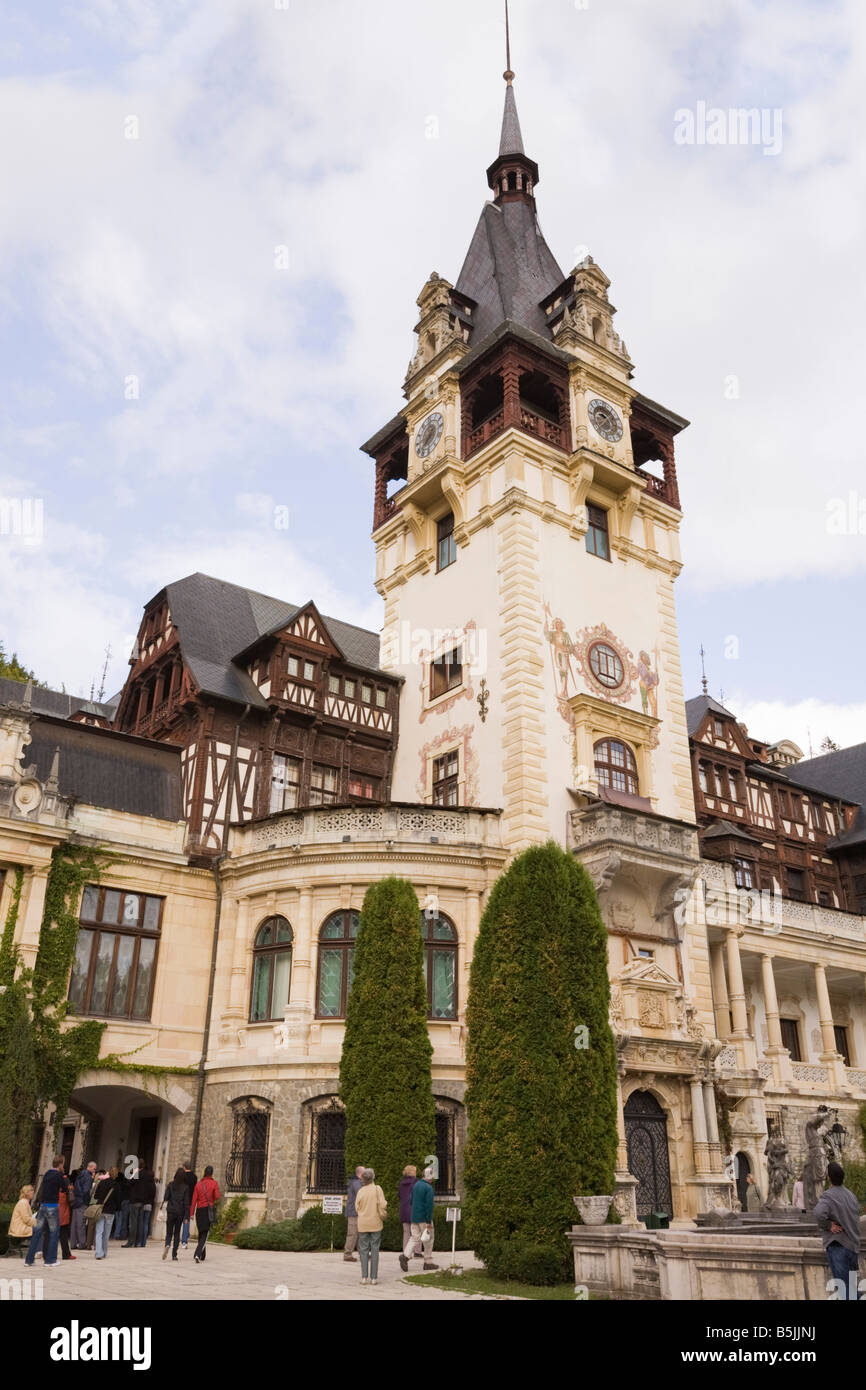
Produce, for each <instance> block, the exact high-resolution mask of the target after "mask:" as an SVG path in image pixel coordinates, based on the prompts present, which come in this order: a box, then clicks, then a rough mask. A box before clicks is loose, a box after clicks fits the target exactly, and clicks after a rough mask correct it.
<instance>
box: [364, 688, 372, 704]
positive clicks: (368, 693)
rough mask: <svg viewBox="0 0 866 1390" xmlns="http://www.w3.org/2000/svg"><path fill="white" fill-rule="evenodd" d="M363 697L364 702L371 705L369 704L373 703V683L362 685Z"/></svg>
mask: <svg viewBox="0 0 866 1390" xmlns="http://www.w3.org/2000/svg"><path fill="white" fill-rule="evenodd" d="M361 699H362V700H363V702H364V704H365V705H369V704H371V703H372V700H373V687H372V685H362V686H361Z"/></svg>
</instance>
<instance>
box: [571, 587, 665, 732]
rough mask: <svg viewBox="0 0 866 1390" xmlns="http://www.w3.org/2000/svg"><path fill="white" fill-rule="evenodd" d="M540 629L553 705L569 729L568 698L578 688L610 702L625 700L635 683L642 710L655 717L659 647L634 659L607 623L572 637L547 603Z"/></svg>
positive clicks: (630, 693) (627, 699)
mask: <svg viewBox="0 0 866 1390" xmlns="http://www.w3.org/2000/svg"><path fill="white" fill-rule="evenodd" d="M543 631H544V636H545V637H546V639H547V642H548V645H549V648H550V660H551V665H552V667H553V678H554V684H555V687H556V703H557V708H558V709H559V713H560V715H561V716H562V718H563V719H564V720H565V722H566V723H567V724H568V726H569V728H573V727H574V716H573V714H572V711H571V708H570V706H569V703H568V701H569V698H570V697H571V696H572V695H575V694H577V692H578V689H579V688H581V687H583V688H586V689H587V690H589V691H590V692H591V693H592V694H593V695H598V696H600V697H601V698H602V699H603V700H608V701H610V702H612V703H613V704H617V705H627V704H629V703H630V702H631V700H632V698H633V696H634V694H635V686H637V688H638V690H639V692H640V700H641V708H642V710H643V713H644V714H648V715H651V716H652V718H654V719H657V718H658V687H659V652H658V648H657V647H656V648H654V650H653V654H652V656H651V655H650V653H649V652H646V651H642V652H640V653H639V655H638V659H637V661H635V659H634V656H633V655H632V653H631V651H630V650H629V648H628V647H627V646H626V644H625V642H623V640H622V639H621V638H620V637H618V636H617V635H616V633H615V632H613V631H612V630H611V629H610V628H609V627H607V626H606V624H605V623H597V624H596V626H595V627H584V628H580V629H579V630H578V631H577V632H576V633H575V634H574V636H573V637H572V636H571V634H570V633H569V631H568V629H567V628H566V625H565V621H564V620H563V619H562V618H557V617H554V615H553V612H552V611H551V607H550V604H549V603H545V605H544V628H543Z"/></svg>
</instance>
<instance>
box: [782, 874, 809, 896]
mask: <svg viewBox="0 0 866 1390" xmlns="http://www.w3.org/2000/svg"><path fill="white" fill-rule="evenodd" d="M785 879H786V882H787V885H788V897H789V898H793V899H794V901H795V902H798V903H804V902H805V901H806V875H805V873H804V872H803V870H802V869H786V870H785Z"/></svg>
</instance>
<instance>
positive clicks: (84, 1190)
mask: <svg viewBox="0 0 866 1390" xmlns="http://www.w3.org/2000/svg"><path fill="white" fill-rule="evenodd" d="M95 1172H96V1164H95V1163H93V1162H90V1163H88V1165H87V1167H86V1168H80V1169H79V1171H78V1175H77V1176H76V1179H75V1182H74V1184H73V1187H72V1192H71V1194H70V1195H71V1198H72V1200H71V1201H70V1203H69V1205H70V1207H71V1209H72V1219H71V1221H70V1223H69V1244H70V1245H71V1246H72V1249H73V1250H83V1249H84V1247H85V1245H86V1243H87V1237H86V1234H85V1228H84V1220H85V1217H86V1215H87V1205H88V1203H89V1201H90V1193H91V1191H92V1189H93V1175H94V1173H95ZM64 1258H65V1257H64Z"/></svg>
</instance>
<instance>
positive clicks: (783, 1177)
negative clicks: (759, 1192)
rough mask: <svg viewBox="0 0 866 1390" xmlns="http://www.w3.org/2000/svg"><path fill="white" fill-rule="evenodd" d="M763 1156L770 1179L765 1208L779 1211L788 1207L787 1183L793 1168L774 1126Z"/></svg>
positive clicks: (785, 1146) (792, 1174) (783, 1142)
mask: <svg viewBox="0 0 866 1390" xmlns="http://www.w3.org/2000/svg"><path fill="white" fill-rule="evenodd" d="M764 1157H765V1158H766V1160H767V1172H768V1174H769V1180H770V1181H769V1192H768V1195H767V1200H766V1202H765V1203H764V1206H765V1208H767V1210H769V1211H779V1210H783V1209H785V1208H787V1207H790V1205H791V1203H790V1202H789V1201H788V1183H789V1182H790V1180H791V1178H792V1177H793V1176H794V1170H793V1168H792V1167H791V1165H790V1163H789V1161H788V1145H787V1144H786V1143H785V1141H784V1139H783V1138H782V1135H781V1133H780V1132H779V1130H778V1129H777V1128H776V1127H775V1126H774V1127H773V1129H772V1130H771V1131H770V1135H769V1138H768V1139H767V1142H766V1144H765V1146H764Z"/></svg>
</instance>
